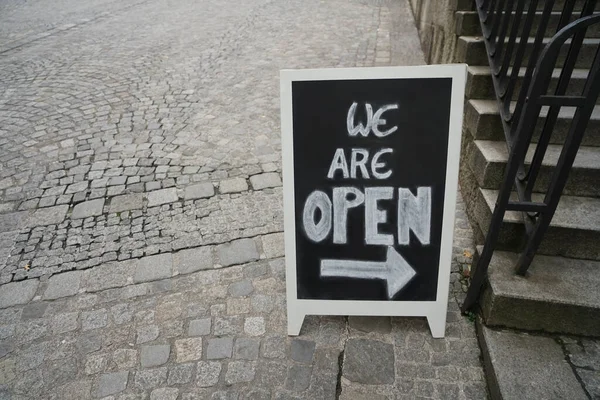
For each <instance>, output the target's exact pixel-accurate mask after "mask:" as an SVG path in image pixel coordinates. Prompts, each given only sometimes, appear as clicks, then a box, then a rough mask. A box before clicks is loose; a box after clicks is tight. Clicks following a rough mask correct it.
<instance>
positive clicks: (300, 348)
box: [290, 339, 315, 364]
mask: <svg viewBox="0 0 600 400" xmlns="http://www.w3.org/2000/svg"><path fill="white" fill-rule="evenodd" d="M290 351H291V356H292V360H294V361H298V362H301V363H304V364H310V363H311V362H312V360H313V355H314V354H315V342H313V341H310V340H302V339H294V340H292V344H291V347H290Z"/></svg>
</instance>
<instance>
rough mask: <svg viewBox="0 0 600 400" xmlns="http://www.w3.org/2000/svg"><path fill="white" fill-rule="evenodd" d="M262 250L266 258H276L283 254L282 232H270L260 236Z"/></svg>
mask: <svg viewBox="0 0 600 400" xmlns="http://www.w3.org/2000/svg"><path fill="white" fill-rule="evenodd" d="M261 240H262V245H263V251H264V252H265V256H266V257H267V258H276V257H283V256H285V245H284V238H283V232H279V233H271V234H269V235H264V236H262V237H261Z"/></svg>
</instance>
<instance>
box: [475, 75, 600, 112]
mask: <svg viewBox="0 0 600 400" xmlns="http://www.w3.org/2000/svg"><path fill="white" fill-rule="evenodd" d="M525 71H526V69H525V68H521V69H520V70H519V75H518V79H517V82H516V84H515V89H514V90H513V95H512V100H517V98H518V97H519V93H520V91H521V84H522V79H523V77H524V76H525ZM560 72H561V69H559V68H556V69H555V70H554V72H553V74H552V80H551V81H550V87H549V88H548V93H554V90H555V89H556V85H557V84H558V78H559V77H560ZM588 72H589V71H588V70H586V69H576V70H574V71H573V74H572V75H571V79H570V80H569V85H568V88H567V92H566V94H567V95H571V96H580V95H581V93H583V87H584V85H585V81H586V79H587V76H588ZM509 73H510V72H509ZM465 96H466V97H467V98H469V99H495V98H496V97H495V94H494V84H493V83H492V74H491V71H490V68H489V67H487V66H485V67H480V66H470V67H469V68H468V74H467V87H466V91H465ZM596 104H600V97H598V99H597V100H596Z"/></svg>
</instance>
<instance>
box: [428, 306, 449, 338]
mask: <svg viewBox="0 0 600 400" xmlns="http://www.w3.org/2000/svg"><path fill="white" fill-rule="evenodd" d="M444 311H445V310H444ZM427 323H428V324H429V330H430V331H431V336H433V337H434V338H436V339H438V338H443V337H444V336H445V335H446V313H445V312H444V313H442V314H441V315H440V314H438V313H434V314H431V315H428V316H427Z"/></svg>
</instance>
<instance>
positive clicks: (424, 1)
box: [409, 0, 472, 64]
mask: <svg viewBox="0 0 600 400" xmlns="http://www.w3.org/2000/svg"><path fill="white" fill-rule="evenodd" d="M409 3H410V6H411V8H412V11H413V14H414V16H415V21H416V24H417V28H418V30H419V37H420V38H421V46H422V48H423V52H424V53H425V61H427V63H428V64H443V63H452V62H455V60H454V50H455V48H456V39H457V37H456V31H455V29H456V19H455V14H454V13H455V12H456V11H457V10H470V9H472V8H471V4H472V0H409Z"/></svg>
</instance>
